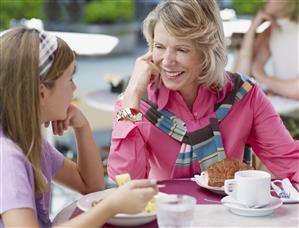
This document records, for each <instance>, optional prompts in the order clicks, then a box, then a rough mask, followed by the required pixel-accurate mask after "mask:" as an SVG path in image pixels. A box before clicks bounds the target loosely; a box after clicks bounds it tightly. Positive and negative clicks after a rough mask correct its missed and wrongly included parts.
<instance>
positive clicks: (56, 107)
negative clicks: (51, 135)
mask: <svg viewBox="0 0 299 228" xmlns="http://www.w3.org/2000/svg"><path fill="white" fill-rule="evenodd" d="M75 69H76V65H75V61H73V62H72V63H71V64H70V65H69V66H68V68H67V69H66V70H65V71H64V72H63V74H62V75H61V76H60V77H59V78H58V79H57V80H56V81H55V85H54V87H53V88H52V89H48V88H45V87H44V88H43V90H44V99H43V104H44V105H42V110H43V112H42V113H43V115H44V117H43V121H44V122H45V121H52V120H63V119H65V118H66V115H67V109H68V107H69V106H70V104H71V101H72V99H73V96H74V91H75V90H76V85H75V83H74V81H73V75H74V73H75Z"/></svg>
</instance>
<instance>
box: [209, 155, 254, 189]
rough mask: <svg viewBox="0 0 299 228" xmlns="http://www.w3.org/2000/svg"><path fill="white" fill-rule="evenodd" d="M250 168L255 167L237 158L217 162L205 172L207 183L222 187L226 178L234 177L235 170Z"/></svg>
mask: <svg viewBox="0 0 299 228" xmlns="http://www.w3.org/2000/svg"><path fill="white" fill-rule="evenodd" d="M250 169H254V168H253V167H251V166H249V165H247V164H245V163H243V162H241V161H239V160H236V159H224V160H221V161H218V162H215V163H214V164H212V165H211V166H209V168H208V169H207V170H206V172H205V175H206V179H207V184H208V185H209V186H213V187H222V186H223V185H224V181H225V180H228V179H233V178H234V175H235V172H237V171H240V170H250Z"/></svg>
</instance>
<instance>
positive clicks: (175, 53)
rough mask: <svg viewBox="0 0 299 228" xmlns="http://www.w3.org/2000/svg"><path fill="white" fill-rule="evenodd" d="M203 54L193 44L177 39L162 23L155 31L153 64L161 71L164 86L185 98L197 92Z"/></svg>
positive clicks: (158, 24)
mask: <svg viewBox="0 0 299 228" xmlns="http://www.w3.org/2000/svg"><path fill="white" fill-rule="evenodd" d="M202 60H203V54H202V53H201V52H200V51H199V50H198V49H196V47H195V45H194V43H193V42H191V41H189V40H182V39H177V38H176V37H174V36H173V35H171V34H169V33H168V32H167V31H166V29H165V27H164V26H163V24H162V23H160V22H158V23H157V24H156V26H155V30H154V43H153V62H154V63H155V64H156V65H157V66H158V67H159V69H160V76H161V80H162V82H163V84H164V85H165V86H166V87H167V88H169V89H171V90H178V91H180V92H181V94H182V95H183V96H185V95H187V94H190V93H192V94H193V93H195V92H197V87H198V78H199V75H200V73H201V63H202Z"/></svg>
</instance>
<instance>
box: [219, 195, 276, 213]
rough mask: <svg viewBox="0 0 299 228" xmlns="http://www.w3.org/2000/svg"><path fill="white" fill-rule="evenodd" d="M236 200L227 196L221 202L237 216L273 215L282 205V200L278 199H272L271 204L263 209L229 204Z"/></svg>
mask: <svg viewBox="0 0 299 228" xmlns="http://www.w3.org/2000/svg"><path fill="white" fill-rule="evenodd" d="M234 201H235V199H233V198H232V197H231V196H226V197H224V198H222V200H221V202H222V203H223V205H224V206H225V207H228V208H229V209H230V211H231V212H232V213H234V214H237V215H242V216H265V215H269V214H271V213H272V212H273V211H274V210H275V209H277V208H279V207H280V206H281V205H282V201H281V199H279V198H277V197H273V196H272V197H271V200H270V203H269V204H268V205H267V206H265V207H262V208H247V207H245V206H242V205H239V204H234V203H228V202H234Z"/></svg>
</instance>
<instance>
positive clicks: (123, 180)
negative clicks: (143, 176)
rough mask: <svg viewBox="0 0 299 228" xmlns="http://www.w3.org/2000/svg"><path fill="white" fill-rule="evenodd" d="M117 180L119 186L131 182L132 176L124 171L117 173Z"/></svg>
mask: <svg viewBox="0 0 299 228" xmlns="http://www.w3.org/2000/svg"><path fill="white" fill-rule="evenodd" d="M115 180H116V183H117V185H118V186H122V185H124V184H125V183H127V182H129V181H130V180H131V177H130V174H128V173H124V174H120V175H116V176H115Z"/></svg>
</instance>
